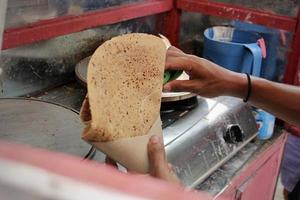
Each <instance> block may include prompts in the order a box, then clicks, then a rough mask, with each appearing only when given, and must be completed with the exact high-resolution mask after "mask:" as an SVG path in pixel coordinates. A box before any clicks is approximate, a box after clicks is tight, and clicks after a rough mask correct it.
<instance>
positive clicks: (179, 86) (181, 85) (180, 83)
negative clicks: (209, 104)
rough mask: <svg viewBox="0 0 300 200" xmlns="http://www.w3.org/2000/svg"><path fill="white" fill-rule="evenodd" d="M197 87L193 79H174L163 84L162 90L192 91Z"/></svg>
mask: <svg viewBox="0 0 300 200" xmlns="http://www.w3.org/2000/svg"><path fill="white" fill-rule="evenodd" d="M197 87H198V85H197V82H196V81H195V80H174V81H171V82H169V83H167V84H165V85H164V87H163V91H164V92H192V93H195V91H196V88H197Z"/></svg>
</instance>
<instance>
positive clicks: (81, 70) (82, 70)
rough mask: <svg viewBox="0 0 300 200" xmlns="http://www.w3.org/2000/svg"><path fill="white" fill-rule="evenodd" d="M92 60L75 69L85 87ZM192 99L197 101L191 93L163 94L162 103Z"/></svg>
mask: <svg viewBox="0 0 300 200" xmlns="http://www.w3.org/2000/svg"><path fill="white" fill-rule="evenodd" d="M90 59H91V56H89V57H86V58H84V59H83V60H81V61H80V62H79V63H78V64H77V65H76V67H75V74H76V77H77V80H78V81H79V82H80V83H81V84H82V85H84V86H85V87H86V85H87V68H88V64H89V61H90ZM178 79H179V80H185V79H188V76H187V74H186V73H183V74H182V75H181V76H180V77H179V78H178ZM192 97H194V98H195V99H196V94H192V93H190V92H163V93H162V99H161V101H162V102H172V101H182V100H185V99H189V98H192Z"/></svg>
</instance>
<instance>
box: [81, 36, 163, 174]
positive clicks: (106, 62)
mask: <svg viewBox="0 0 300 200" xmlns="http://www.w3.org/2000/svg"><path fill="white" fill-rule="evenodd" d="M165 56H166V46H165V44H164V42H163V41H162V40H161V39H160V38H159V37H156V36H153V35H149V34H142V33H133V34H127V35H122V36H118V37H114V38H112V39H111V40H109V41H106V42H105V43H103V44H102V45H101V46H100V47H99V48H98V49H97V50H96V51H95V53H94V54H93V55H92V57H91V60H90V62H89V65H88V73H87V87H88V103H89V112H90V117H89V118H88V120H86V119H87V118H86V116H85V115H86V112H83V110H84V108H85V107H86V104H87V103H86V101H85V103H84V105H83V106H82V111H81V117H82V119H83V120H84V121H86V124H87V126H86V128H85V129H84V131H83V133H82V136H81V137H82V139H84V140H85V141H87V142H89V143H91V144H93V145H94V146H95V147H96V148H98V149H100V150H101V151H103V152H104V153H106V154H107V155H108V156H110V157H112V158H113V159H115V160H116V161H118V162H120V163H121V164H123V165H124V166H125V167H127V168H128V169H129V170H133V171H137V172H142V173H146V172H147V171H148V157H147V143H148V140H149V137H150V136H151V135H153V134H157V135H159V136H160V137H162V130H161V121H160V117H159V110H160V101H161V91H162V84H163V73H164V65H165ZM85 109H86V108H85Z"/></svg>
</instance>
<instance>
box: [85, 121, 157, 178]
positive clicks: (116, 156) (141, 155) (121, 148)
mask: <svg viewBox="0 0 300 200" xmlns="http://www.w3.org/2000/svg"><path fill="white" fill-rule="evenodd" d="M161 124H162V123H161V119H160V117H158V118H157V120H156V121H155V123H154V124H153V126H152V127H151V129H150V130H149V132H148V133H147V134H146V135H143V136H136V137H132V138H125V139H118V140H116V141H111V142H93V143H91V144H92V145H93V146H94V147H95V148H97V149H99V150H100V151H102V152H103V153H105V154H106V155H107V156H109V157H110V158H112V159H113V160H115V161H116V162H118V163H120V164H122V165H123V166H124V167H126V168H127V169H128V170H129V171H133V172H138V173H148V171H149V160H148V150H147V145H148V142H149V138H150V137H151V136H152V135H157V136H158V137H159V138H160V139H161V140H162V127H161Z"/></svg>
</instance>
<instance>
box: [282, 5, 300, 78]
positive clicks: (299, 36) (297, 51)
mask: <svg viewBox="0 0 300 200" xmlns="http://www.w3.org/2000/svg"><path fill="white" fill-rule="evenodd" d="M299 57H300V9H299V11H298V20H297V26H296V29H295V32H294V36H293V41H292V45H291V51H290V53H289V56H288V64H287V67H286V70H285V74H284V80H283V81H284V83H287V84H294V80H295V77H296V73H297V65H298V63H299V62H300V59H299Z"/></svg>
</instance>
